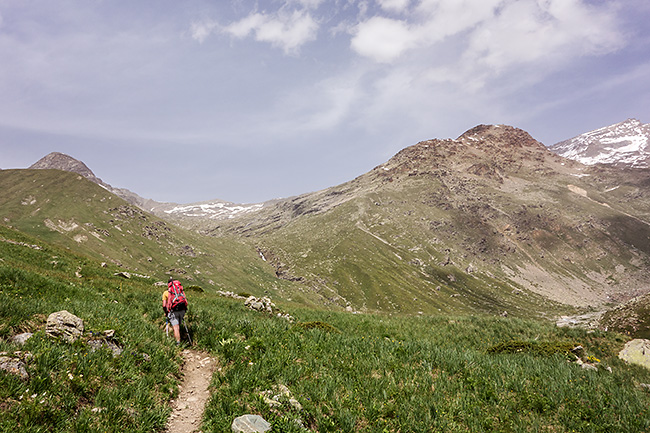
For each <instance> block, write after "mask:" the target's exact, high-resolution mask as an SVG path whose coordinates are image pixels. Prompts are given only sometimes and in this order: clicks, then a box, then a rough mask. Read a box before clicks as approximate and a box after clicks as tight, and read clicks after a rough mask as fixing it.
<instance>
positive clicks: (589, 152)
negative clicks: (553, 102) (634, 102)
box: [550, 119, 650, 168]
mask: <svg viewBox="0 0 650 433" xmlns="http://www.w3.org/2000/svg"><path fill="white" fill-rule="evenodd" d="M649 147H650V124H643V123H641V122H640V121H639V120H637V119H627V120H625V121H624V122H621V123H617V124H615V125H611V126H606V127H604V128H600V129H596V130H594V131H591V132H587V133H585V134H581V135H578V136H577V137H573V138H571V139H569V140H565V141H562V142H559V143H556V144H554V145H553V146H551V147H550V150H552V151H553V152H555V153H557V154H558V155H560V156H563V157H565V158H569V159H573V160H576V161H579V162H581V163H583V164H587V165H593V164H614V165H618V166H627V167H638V168H641V167H649V166H650V148H649Z"/></svg>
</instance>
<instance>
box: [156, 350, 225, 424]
mask: <svg viewBox="0 0 650 433" xmlns="http://www.w3.org/2000/svg"><path fill="white" fill-rule="evenodd" d="M183 359H184V361H185V362H184V363H183V370H182V373H183V383H182V384H181V385H180V393H179V395H178V398H177V399H176V400H174V401H173V402H172V407H173V411H172V414H171V415H170V417H169V421H168V422H167V432H168V433H192V432H198V431H200V430H199V429H200V427H201V419H202V417H203V409H204V408H205V404H206V402H207V401H208V398H210V394H209V392H208V387H209V386H210V381H211V380H212V374H213V373H214V371H215V370H216V368H217V361H216V359H215V358H213V357H212V356H210V355H209V354H207V353H204V352H197V351H195V350H184V351H183Z"/></svg>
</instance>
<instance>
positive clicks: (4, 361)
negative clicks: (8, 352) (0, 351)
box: [0, 356, 29, 380]
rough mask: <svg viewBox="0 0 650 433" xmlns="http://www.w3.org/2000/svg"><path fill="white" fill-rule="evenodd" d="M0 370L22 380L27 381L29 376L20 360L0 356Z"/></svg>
mask: <svg viewBox="0 0 650 433" xmlns="http://www.w3.org/2000/svg"><path fill="white" fill-rule="evenodd" d="M0 370H2V371H6V372H7V373H9V374H13V375H15V376H18V377H20V378H21V379H23V380H27V379H29V374H28V373H27V370H26V369H25V363H24V362H22V361H21V360H20V359H16V358H10V357H8V356H0Z"/></svg>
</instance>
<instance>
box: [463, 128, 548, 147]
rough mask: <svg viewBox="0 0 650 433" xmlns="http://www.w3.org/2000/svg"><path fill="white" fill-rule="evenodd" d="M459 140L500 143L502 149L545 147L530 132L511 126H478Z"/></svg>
mask: <svg viewBox="0 0 650 433" xmlns="http://www.w3.org/2000/svg"><path fill="white" fill-rule="evenodd" d="M457 140H458V141H474V142H477V143H479V142H483V143H488V144H495V143H498V144H499V146H501V147H503V146H507V147H529V146H532V147H540V146H543V145H542V144H541V143H540V142H538V141H537V140H535V139H534V138H533V137H531V135H530V134H529V133H528V132H526V131H524V130H523V129H519V128H515V127H513V126H509V125H478V126H475V127H474V128H472V129H470V130H468V131H466V132H465V133H463V134H462V135H461V136H460V137H458V139H457Z"/></svg>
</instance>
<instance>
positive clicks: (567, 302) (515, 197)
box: [0, 125, 650, 317]
mask: <svg viewBox="0 0 650 433" xmlns="http://www.w3.org/2000/svg"><path fill="white" fill-rule="evenodd" d="M19 172H20V171H17V172H15V173H13V174H12V175H14V176H20V175H21V174H19ZM0 174H2V175H4V176H8V175H9V174H10V173H7V172H5V173H3V172H0ZM32 176H33V175H32ZM6 182H7V183H9V184H10V183H19V182H16V181H15V180H7V181H6ZM33 182H34V181H32V183H33ZM648 182H650V173H649V172H648V171H647V170H645V169H639V168H636V169H632V168H623V167H613V166H605V165H598V166H586V165H583V164H581V163H579V162H575V161H573V160H571V159H566V158H562V157H560V156H558V155H557V154H555V153H553V152H551V151H550V150H549V149H548V148H546V147H545V146H544V145H542V144H541V143H539V142H537V141H536V140H534V139H533V138H532V137H531V136H530V135H529V134H527V133H526V132H525V131H522V130H519V129H516V128H513V127H509V126H503V125H496V126H494V125H492V126H491V125H480V126H477V127H476V128H473V129H471V130H469V131H467V132H466V133H464V134H463V135H461V136H460V137H459V138H458V139H456V140H450V139H447V140H437V139H436V140H427V141H423V142H420V143H418V144H416V145H413V146H410V147H407V148H405V149H404V150H402V151H401V152H399V153H398V154H397V155H395V156H394V157H393V158H391V159H390V160H389V161H387V162H386V163H384V164H382V165H380V166H378V167H376V168H375V169H373V170H371V171H370V172H368V173H366V174H363V175H361V176H359V177H357V178H356V179H354V180H352V181H350V182H346V183H344V184H342V185H338V186H335V187H331V188H327V189H325V190H322V191H317V192H313V193H307V194H303V195H300V196H297V197H290V198H287V199H278V200H273V201H270V202H266V203H261V204H255V205H236V204H232V203H226V202H220V201H211V202H204V203H198V204H193V205H175V204H160V203H149V205H147V206H144V205H143V203H144V202H145V199H141V198H140V199H138V200H135V201H133V200H131V203H132V204H138V203H140V204H139V206H141V207H142V208H143V209H150V210H152V211H153V213H154V214H155V215H157V216H158V217H160V218H163V219H162V220H160V219H157V218H155V217H153V216H150V215H148V214H144V213H142V211H140V210H138V208H135V207H133V206H132V205H126V204H124V205H123V206H126V207H125V208H124V209H131V210H129V211H128V212H127V214H131V215H130V216H129V217H128V219H130V220H141V221H144V220H146V223H147V224H144V226H145V227H157V229H156V230H155V233H153V232H152V233H150V234H149V235H147V234H143V233H139V231H140V230H141V229H138V230H137V231H136V230H130V232H131V233H130V234H129V233H126V234H124V233H122V234H121V235H120V237H123V236H131V238H130V239H129V243H130V246H129V247H126V246H124V247H121V248H120V247H119V244H120V242H117V243H116V244H115V246H114V247H113V249H112V251H111V252H110V253H104V256H106V257H111V258H113V259H114V260H117V261H119V262H120V263H124V264H125V265H126V266H130V267H134V268H137V269H146V270H147V271H148V272H158V273H160V272H161V271H163V272H170V271H171V270H176V271H178V270H180V269H188V268H192V267H193V266H194V267H195V269H194V270H193V271H191V272H190V273H186V274H182V275H183V276H187V277H189V278H191V279H192V281H196V283H197V284H200V285H202V286H204V287H205V288H206V289H207V290H216V289H227V290H231V291H234V292H250V293H267V294H268V293H270V294H272V295H274V296H278V297H279V298H280V299H291V300H292V301H295V300H296V299H300V300H301V301H299V302H307V303H310V304H311V303H316V304H318V305H321V306H325V307H327V308H336V309H347V310H348V311H360V312H373V311H381V312H388V313H409V314H416V313H419V314H436V313H489V314H510V315H518V316H530V315H531V314H532V315H538V316H544V317H553V316H555V315H557V314H560V313H570V312H573V311H575V310H576V309H581V310H584V309H602V308H605V307H606V306H607V305H614V304H617V303H620V302H623V301H626V300H628V299H631V298H633V297H635V296H637V295H641V294H643V293H646V292H648V291H649V290H650V287H648V285H647V283H646V281H647V280H648V266H647V265H648V260H649V254H650V242H649V240H650V227H649V224H648V221H650V220H649V218H648V217H649V213H650V208H649V206H650V202H649V201H648V197H647V193H646V191H647V185H648ZM24 184H25V185H26V184H27V181H25V183H24ZM102 186H103V188H104V189H108V190H109V191H111V188H107V187H106V186H105V185H102ZM15 190H16V189H15V188H14V189H13V190H12V189H8V188H5V193H4V194H5V197H6V200H9V196H7V194H13V195H12V199H13V200H14V202H15V203H17V200H20V201H22V202H24V201H25V200H27V201H29V200H28V198H29V197H32V196H34V193H33V192H31V190H24V191H20V193H16V192H15ZM12 191H13V192H12ZM112 191H113V192H115V189H112ZM16 194H18V195H16ZM48 194H50V195H52V194H56V193H55V192H54V191H50V192H48ZM93 194H95V195H97V192H93ZM104 198H105V199H106V197H104ZM39 200H40V201H42V200H43V198H41V199H39ZM86 200H88V199H86ZM5 203H6V202H5ZM3 206H6V205H3ZM15 208H17V209H21V212H19V213H18V214H14V215H13V216H11V217H9V220H10V221H11V224H12V225H15V226H16V227H20V228H21V230H25V231H28V232H34V230H39V231H40V233H41V234H42V235H45V234H48V233H49V236H50V237H51V236H54V235H55V233H54V232H56V236H59V237H61V236H62V235H65V236H67V238H68V240H67V241H66V242H67V244H68V245H73V246H75V247H80V246H82V245H83V244H87V245H88V246H90V244H93V245H95V244H96V245H104V244H106V241H107V240H108V239H109V237H102V236H101V234H100V233H101V230H112V231H113V232H115V230H116V229H115V227H119V224H116V223H115V219H116V218H117V217H116V216H115V215H112V216H113V218H112V222H107V221H102V222H98V221H95V220H94V218H96V217H91V216H90V215H89V216H88V217H87V221H81V220H79V217H77V219H75V215H74V214H75V213H77V212H78V209H76V210H75V209H74V208H72V209H70V211H69V214H68V215H62V216H57V217H56V218H54V216H53V215H49V218H48V219H49V220H50V221H61V224H63V225H64V226H65V224H66V222H67V223H68V224H72V223H74V224H76V225H77V226H78V227H75V229H74V230H68V231H66V230H65V229H57V228H56V224H54V227H52V226H50V228H47V225H46V224H45V223H44V222H43V221H44V220H45V218H42V215H45V214H47V212H45V211H43V210H39V211H38V212H37V211H35V210H34V208H38V205H37V204H32V205H24V204H23V205H21V206H17V205H15ZM52 208H54V207H52ZM28 210H29V212H27V211H28ZM48 212H49V211H48ZM101 212H102V213H103V214H104V215H109V214H110V212H109V211H108V210H106V209H103V210H102V211H101ZM165 221H167V222H165ZM106 224H109V225H110V224H112V225H113V227H109V226H107V225H106ZM122 224H124V223H122ZM176 225H179V226H181V227H184V229H181V228H180V227H178V228H177V227H176ZM39 227H40V228H39ZM161 227H162V228H161ZM168 230H170V231H174V232H182V233H183V235H182V236H183V237H184V238H183V241H176V242H174V241H170V240H169V239H163V242H162V243H161V242H160V239H158V247H159V248H160V247H162V248H163V251H164V253H163V254H162V256H161V257H160V258H158V257H156V259H155V260H154V258H153V257H154V254H153V253H148V254H144V253H140V254H133V253H132V252H130V253H129V254H128V255H127V254H125V251H129V250H132V249H134V245H138V244H142V243H145V244H146V243H147V242H148V241H149V242H150V241H151V239H149V238H150V237H155V236H160V233H166V232H167V231H168ZM82 232H84V233H82ZM86 232H90V236H89V235H88V233H86ZM134 233H135V234H136V235H135V237H134V236H133V234H134ZM75 236H76V239H80V237H81V238H84V237H85V238H86V239H88V241H87V242H86V241H84V242H78V241H74V239H75ZM185 237H188V239H189V238H191V241H190V240H188V241H187V242H186V241H185ZM70 238H72V240H73V241H70ZM141 238H145V239H147V241H145V240H143V239H141ZM117 239H119V238H116V236H112V237H110V241H111V242H113V241H116V240H117ZM214 242H216V243H218V244H219V246H213V244H212V243H214ZM198 245H201V247H198ZM233 245H236V246H237V247H236V248H235V247H233ZM141 246H144V245H141ZM91 249H93V250H94V249H96V247H95V246H93V247H92V248H91ZM120 249H121V250H122V251H120ZM136 249H137V248H136ZM149 249H150V248H149ZM183 251H185V252H187V254H186V253H183ZM197 251H198V253H197ZM213 251H221V252H220V253H218V254H217V253H213ZM238 251H239V252H238ZM213 254H214V256H213V257H209V256H211V255H213ZM242 254H243V256H242ZM192 255H194V256H195V257H189V256H192ZM136 257H138V258H136ZM242 257H244V258H242ZM189 261H194V262H201V261H202V262H203V265H201V266H199V265H198V264H196V265H195V264H191V263H189ZM217 262H218V263H217ZM162 263H165V265H164V268H163V269H161V267H160V265H161V264H162ZM224 263H228V265H224ZM240 263H242V264H241V265H240ZM243 263H249V264H248V265H243ZM224 266H226V267H227V268H228V269H229V270H230V272H225V273H224V272H215V269H219V268H222V267H224ZM237 267H240V268H242V269H247V270H246V271H243V270H242V271H240V272H239V273H238V272H237V271H235V269H236V268H237ZM247 267H250V268H247ZM250 269H256V271H254V272H251V271H250ZM251 275H255V276H260V277H251ZM252 280H254V281H252ZM298 295H300V296H298Z"/></svg>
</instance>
